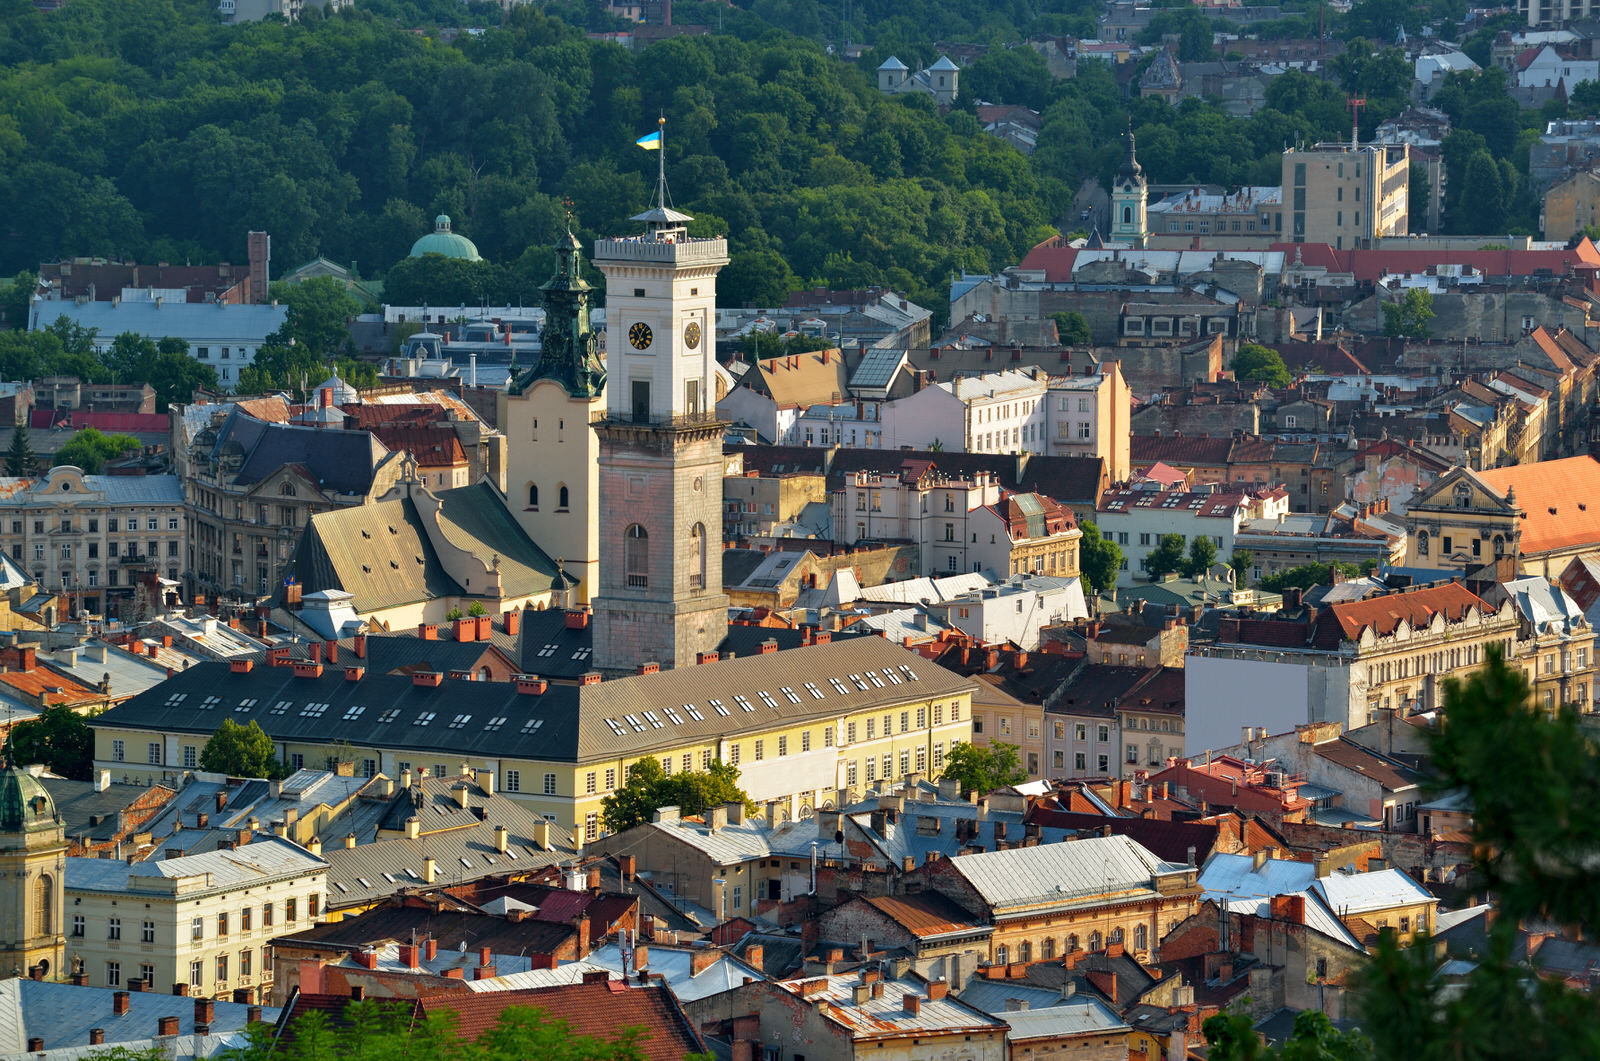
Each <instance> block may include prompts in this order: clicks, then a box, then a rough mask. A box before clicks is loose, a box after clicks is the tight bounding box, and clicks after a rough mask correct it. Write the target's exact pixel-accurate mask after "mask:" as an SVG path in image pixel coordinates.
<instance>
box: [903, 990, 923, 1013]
mask: <svg viewBox="0 0 1600 1061" xmlns="http://www.w3.org/2000/svg"><path fill="white" fill-rule="evenodd" d="M902 1002H903V1004H904V1005H905V1009H906V1014H907V1015H908V1016H912V1017H915V1016H916V1015H917V1014H919V1013H921V1012H922V996H921V995H913V994H910V993H907V994H906V995H905V997H904V998H903V999H902Z"/></svg>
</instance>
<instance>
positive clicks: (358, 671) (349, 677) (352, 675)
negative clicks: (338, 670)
mask: <svg viewBox="0 0 1600 1061" xmlns="http://www.w3.org/2000/svg"><path fill="white" fill-rule="evenodd" d="M366 674H367V668H365V667H346V668H345V669H344V680H345V681H347V682H358V681H360V680H361V679H362V678H364V677H366Z"/></svg>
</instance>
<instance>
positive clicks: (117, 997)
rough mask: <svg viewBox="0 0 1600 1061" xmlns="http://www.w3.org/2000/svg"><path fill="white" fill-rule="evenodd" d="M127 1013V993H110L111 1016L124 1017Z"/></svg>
mask: <svg viewBox="0 0 1600 1061" xmlns="http://www.w3.org/2000/svg"><path fill="white" fill-rule="evenodd" d="M127 1012H128V992H126V991H113V992H112V993H111V1015H112V1016H114V1017H121V1016H124V1015H125V1014H126V1013H127Z"/></svg>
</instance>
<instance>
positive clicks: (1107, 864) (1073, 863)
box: [949, 836, 1193, 911]
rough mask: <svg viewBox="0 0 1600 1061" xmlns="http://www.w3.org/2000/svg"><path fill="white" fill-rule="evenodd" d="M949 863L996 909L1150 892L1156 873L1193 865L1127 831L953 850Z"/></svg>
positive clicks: (1179, 869) (1057, 903)
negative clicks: (1168, 857) (1171, 858)
mask: <svg viewBox="0 0 1600 1061" xmlns="http://www.w3.org/2000/svg"><path fill="white" fill-rule="evenodd" d="M949 863H950V866H951V868H953V869H955V870H956V871H958V872H959V873H960V874H961V875H962V876H963V877H965V878H966V879H967V882H968V883H969V884H971V885H972V887H973V888H974V889H976V890H977V892H978V894H979V896H980V897H982V899H983V901H984V902H985V903H987V904H988V905H989V906H991V907H993V908H994V909H995V910H996V911H1003V910H1007V909H1010V908H1023V907H1031V906H1055V905H1070V904H1072V903H1075V902H1079V901H1083V900H1086V899H1087V900H1096V899H1098V898H1099V897H1101V896H1104V895H1107V894H1110V893H1117V894H1123V893H1135V892H1153V891H1154V888H1155V879H1156V877H1157V876H1158V875H1161V874H1166V873H1178V872H1182V871H1184V870H1185V869H1192V868H1193V867H1186V866H1182V865H1176V864H1173V863H1168V862H1163V861H1162V860H1161V859H1159V858H1157V857H1156V856H1155V855H1153V854H1151V853H1150V852H1149V851H1148V850H1146V849H1145V848H1144V847H1142V846H1140V845H1139V844H1138V843H1136V842H1135V841H1133V840H1130V839H1129V838H1127V837H1126V836H1104V837H1094V838H1091V839H1086V840H1074V841H1071V842H1070V843H1057V844H1042V845H1040V846H1038V847H1021V848H1012V849H1011V850H1008V851H985V852H981V853H979V854H971V855H957V856H956V857H954V858H951V859H949Z"/></svg>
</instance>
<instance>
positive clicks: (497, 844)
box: [494, 825, 506, 855]
mask: <svg viewBox="0 0 1600 1061" xmlns="http://www.w3.org/2000/svg"><path fill="white" fill-rule="evenodd" d="M494 849H495V850H496V851H498V852H500V853H501V854H502V855H503V854H505V853H506V827H505V826H504V825H496V826H495V827H494Z"/></svg>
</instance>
